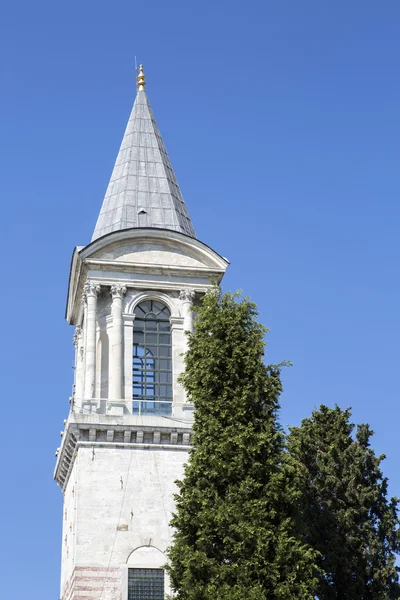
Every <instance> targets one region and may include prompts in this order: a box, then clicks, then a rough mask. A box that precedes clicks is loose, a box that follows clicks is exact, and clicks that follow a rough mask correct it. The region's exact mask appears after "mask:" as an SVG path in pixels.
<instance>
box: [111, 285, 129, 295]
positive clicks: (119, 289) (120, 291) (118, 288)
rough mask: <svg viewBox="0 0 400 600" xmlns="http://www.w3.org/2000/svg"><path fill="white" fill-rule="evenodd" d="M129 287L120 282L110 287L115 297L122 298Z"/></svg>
mask: <svg viewBox="0 0 400 600" xmlns="http://www.w3.org/2000/svg"><path fill="white" fill-rule="evenodd" d="M126 291H127V288H126V287H125V286H124V285H121V284H120V283H114V284H113V285H112V286H111V288H110V294H111V296H112V297H113V299H114V298H120V299H122V298H123V297H124V296H125V294H126Z"/></svg>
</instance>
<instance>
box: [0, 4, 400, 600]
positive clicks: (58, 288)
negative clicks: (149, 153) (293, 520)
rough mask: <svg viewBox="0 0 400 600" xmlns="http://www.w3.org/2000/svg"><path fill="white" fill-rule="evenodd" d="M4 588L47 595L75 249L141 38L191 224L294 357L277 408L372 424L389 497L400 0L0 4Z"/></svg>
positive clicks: (55, 557) (393, 440) (68, 375)
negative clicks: (326, 412) (324, 407)
mask: <svg viewBox="0 0 400 600" xmlns="http://www.w3.org/2000/svg"><path fill="white" fill-rule="evenodd" d="M0 13H1V14H0V16H1V25H0V45H1V48H0V56H1V88H2V91H1V96H0V110H1V113H0V114H1V131H0V134H1V163H0V164H1V195H2V202H1V211H2V213H1V214H2V217H1V224H0V227H1V241H2V246H3V249H2V255H3V262H2V281H3V289H2V293H1V303H2V312H1V314H2V316H3V324H2V344H1V348H2V350H1V353H2V356H1V364H2V427H1V435H0V451H1V456H2V476H1V480H2V486H1V494H0V514H1V519H2V527H1V550H0V552H1V561H0V565H1V567H0V568H1V571H2V573H1V582H2V583H1V589H2V597H4V598H18V599H19V598H21V599H22V598H27V597H29V598H30V600H56V599H57V598H58V597H59V571H60V547H61V518H62V496H61V492H60V490H59V489H58V488H57V486H56V484H55V483H54V482H53V481H52V470H53V466H54V462H55V459H54V451H55V449H56V447H57V446H58V445H59V443H60V437H59V431H60V430H62V429H63V419H64V418H65V417H66V416H67V413H68V408H69V406H68V396H69V395H70V390H71V384H72V368H71V366H72V334H73V331H72V328H70V327H68V325H67V324H66V323H65V321H64V306H65V297H66V290H67V281H68V272H69V262H70V257H71V253H72V250H73V247H74V246H75V245H85V244H86V243H88V242H89V240H90V237H91V234H92V230H93V228H94V225H95V221H96V218H97V214H98V211H99V209H100V205H101V202H102V198H103V195H104V192H105V189H106V186H107V182H108V178H109V176H110V174H111V169H112V166H113V162H114V160H115V157H116V153H117V150H118V147H119V143H120V141H121V137H122V134H123V130H124V127H125V124H126V121H127V118H128V115H129V112H130V109H131V105H132V102H133V99H134V94H135V81H134V56H135V55H137V56H138V60H139V61H140V62H143V63H144V64H145V70H146V75H147V79H148V86H147V91H148V95H149V98H150V102H151V104H152V107H153V109H154V111H155V114H156V118H157V121H158V124H159V126H160V129H161V132H162V134H163V136H164V140H165V142H166V145H167V148H168V150H169V153H170V156H171V159H172V163H173V165H174V167H175V170H176V173H177V176H178V180H179V182H180V185H181V188H182V191H183V194H184V197H185V199H186V202H187V205H188V208H189V211H190V214H191V217H192V219H193V221H194V224H195V227H196V230H197V233H198V235H199V237H200V239H201V240H203V241H204V242H206V243H208V244H210V245H211V246H213V247H214V248H215V249H216V250H217V251H218V252H220V253H221V254H223V255H224V256H227V257H228V258H229V260H230V261H231V266H230V268H229V272H228V274H227V276H226V280H225V288H226V289H232V290H234V289H236V288H242V289H243V290H244V291H245V293H246V294H249V295H250V296H251V297H252V298H253V299H254V300H255V301H256V302H257V303H258V304H259V307H260V311H261V320H262V321H263V322H264V323H265V324H266V325H267V326H268V327H270V329H271V333H270V334H269V338H268V339H269V345H268V356H267V359H268V360H269V361H280V360H282V359H289V360H291V361H292V362H293V363H294V366H293V367H292V368H291V369H287V370H286V371H285V372H284V384H285V392H284V395H283V397H282V413H281V416H282V423H283V424H285V425H286V424H298V423H299V422H300V420H301V418H303V417H306V416H308V415H309V414H310V412H311V411H312V409H313V407H314V406H316V405H319V404H320V403H322V402H324V403H327V404H329V405H333V404H334V403H335V402H337V403H339V404H340V405H341V406H342V407H347V406H352V407H353V414H354V420H355V421H356V422H364V421H367V422H369V423H370V424H371V426H372V428H373V429H374V430H375V431H376V436H375V441H374V445H375V447H376V449H377V451H379V452H385V453H387V456H388V458H387V460H386V461H385V467H384V468H385V474H386V475H387V476H388V477H389V479H390V482H391V490H392V493H397V494H398V495H400V474H399V469H398V463H399V455H398V453H399V451H398V430H399V422H398V421H399V381H398V380H399V361H400V353H399V340H400V327H399V311H400V285H399V276H398V272H399V269H398V264H399V221H400V209H399V196H400V170H399V159H400V120H399V112H400V111H399V106H400V83H399V82H400V77H399V64H400V42H399V27H400V4H399V3H398V1H395V0H388V1H386V2H381V3H379V2H376V1H373V2H372V1H361V0H352V1H351V2H349V1H348V0H347V1H344V0H335V1H333V0H332V1H331V2H327V1H322V0H313V1H311V0H304V1H302V2H299V1H297V0H291V1H285V0H280V1H279V2H271V1H270V0H258V1H251V0H247V1H246V2H244V1H243V2H234V1H233V0H229V1H227V0H218V1H215V0H214V1H213V2H211V1H210V0H203V1H202V2H197V3H195V2H190V1H188V0H186V1H184V2H183V1H173V0H171V1H170V2H165V1H163V2H161V1H160V0H153V1H152V2H134V1H130V2H118V1H115V2H104V1H103V0H97V1H96V2H92V1H85V2H83V1H81V2H79V3H78V2H76V0H70V1H69V2H64V3H60V2H54V1H52V2H45V1H40V0H39V1H38V2H28V1H27V0H24V1H19V2H18V1H16V2H14V3H13V5H12V6H11V4H6V3H2V7H1V8H0Z"/></svg>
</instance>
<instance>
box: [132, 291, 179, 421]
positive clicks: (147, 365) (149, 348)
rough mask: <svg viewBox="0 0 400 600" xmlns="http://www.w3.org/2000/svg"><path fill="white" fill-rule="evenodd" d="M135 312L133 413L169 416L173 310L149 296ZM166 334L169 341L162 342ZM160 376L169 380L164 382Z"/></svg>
mask: <svg viewBox="0 0 400 600" xmlns="http://www.w3.org/2000/svg"><path fill="white" fill-rule="evenodd" d="M134 314H135V320H134V322H133V348H132V412H133V414H139V415H142V414H143V415H145V414H148V415H170V414H172V394H173V388H172V377H173V375H172V331H171V325H170V316H171V313H170V311H169V309H168V307H167V306H166V305H165V304H164V303H163V302H161V301H159V300H150V299H148V300H143V301H142V302H140V303H139V304H138V305H137V306H136V308H135V310H134ZM150 323H151V324H152V326H151V327H150V326H149V325H150ZM167 335H168V336H169V342H168V343H163V342H164V340H163V338H162V337H161V336H167ZM150 336H152V337H151V340H150ZM135 337H136V341H135ZM138 337H139V339H138ZM161 361H165V362H166V367H165V368H164V367H163V368H161V365H160V362H161ZM161 375H164V377H162V378H163V379H166V381H161V377H160V376H161Z"/></svg>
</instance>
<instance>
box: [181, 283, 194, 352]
mask: <svg viewBox="0 0 400 600" xmlns="http://www.w3.org/2000/svg"><path fill="white" fill-rule="evenodd" d="M194 296H195V293H194V291H193V290H190V289H186V290H182V291H181V293H180V294H179V298H180V299H181V300H182V316H183V329H184V331H189V332H190V333H192V331H193V320H194V319H193V317H194V315H193V311H192V306H193V300H194ZM186 350H187V335H185V351H186Z"/></svg>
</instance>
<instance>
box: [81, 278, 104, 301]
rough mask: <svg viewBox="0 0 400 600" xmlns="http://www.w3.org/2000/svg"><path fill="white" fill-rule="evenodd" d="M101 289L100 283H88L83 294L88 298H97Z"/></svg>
mask: <svg viewBox="0 0 400 600" xmlns="http://www.w3.org/2000/svg"><path fill="white" fill-rule="evenodd" d="M100 289H101V287H100V286H99V284H98V283H93V282H92V281H87V282H86V283H85V285H84V286H83V294H84V296H85V297H86V298H96V297H97V295H98V294H99V292H100Z"/></svg>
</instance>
